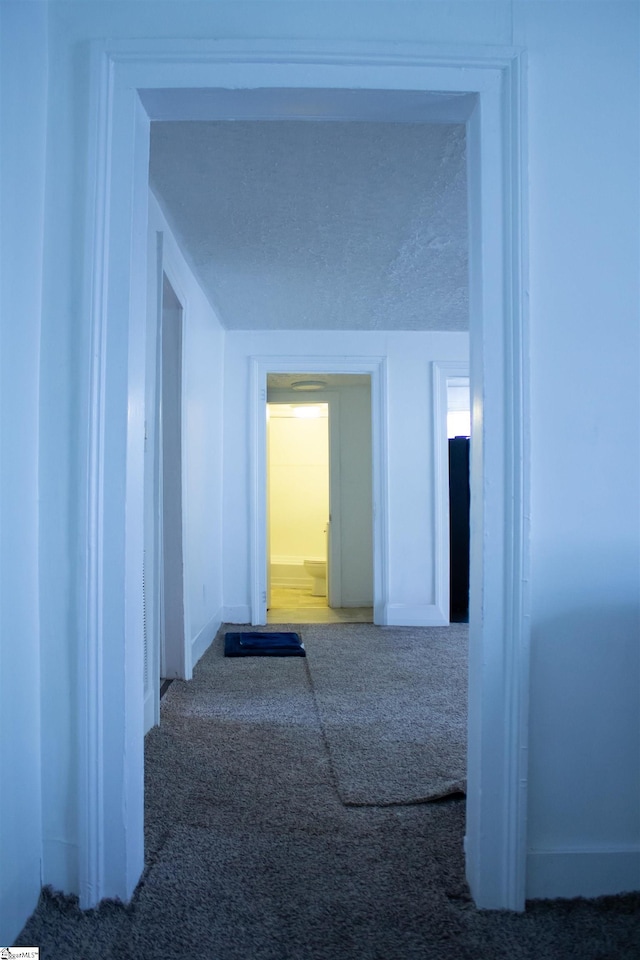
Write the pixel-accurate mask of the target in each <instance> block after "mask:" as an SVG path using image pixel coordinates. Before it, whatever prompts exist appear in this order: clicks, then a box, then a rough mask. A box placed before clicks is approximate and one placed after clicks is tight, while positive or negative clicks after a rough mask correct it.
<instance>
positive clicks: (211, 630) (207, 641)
mask: <svg viewBox="0 0 640 960" xmlns="http://www.w3.org/2000/svg"><path fill="white" fill-rule="evenodd" d="M221 623H222V611H220V610H219V611H218V613H216V615H215V617H213V618H212V619H211V620H210V621H209V623H206V624H205V625H204V627H203V628H202V630H200V632H199V633H198V634H197V635H196V636H195V637H194V638H193V642H192V644H191V664H192V669H193V667H195V665H196V663H197V662H198V660H199V659H200V657H202V656H203V655H204V654H205V653H206V652H207V650H208V649H209V647H210V646H211V644H212V643H213V641H214V640H215V636H216V634H217V632H218V630H219V629H220V625H221Z"/></svg>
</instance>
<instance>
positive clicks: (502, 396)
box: [78, 41, 528, 908]
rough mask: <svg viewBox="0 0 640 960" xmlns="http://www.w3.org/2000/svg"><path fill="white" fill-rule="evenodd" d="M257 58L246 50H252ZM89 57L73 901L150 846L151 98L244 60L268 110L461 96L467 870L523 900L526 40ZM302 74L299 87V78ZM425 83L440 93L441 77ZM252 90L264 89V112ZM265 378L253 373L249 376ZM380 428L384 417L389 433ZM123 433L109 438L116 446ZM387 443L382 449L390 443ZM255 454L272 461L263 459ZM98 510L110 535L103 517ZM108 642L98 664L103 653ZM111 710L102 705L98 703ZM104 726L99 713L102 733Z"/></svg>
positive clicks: (112, 887) (127, 867)
mask: <svg viewBox="0 0 640 960" xmlns="http://www.w3.org/2000/svg"><path fill="white" fill-rule="evenodd" d="M114 51H115V52H114ZM121 54H125V56H121ZM248 58H249V60H250V59H251V58H253V60H252V61H251V63H248ZM95 64H96V69H95V89H94V91H93V96H94V100H95V106H96V117H97V121H96V124H95V126H94V127H93V128H92V133H91V143H90V151H91V165H90V169H91V171H92V173H91V182H90V184H89V186H90V191H89V193H88V195H89V196H90V197H91V200H90V203H91V204H92V206H91V211H90V212H91V219H90V220H89V221H88V222H89V224H90V230H91V234H92V237H91V241H92V243H91V251H90V254H89V255H90V256H91V258H92V264H93V267H92V273H93V283H92V284H87V306H88V312H89V314H90V316H91V323H92V339H91V344H92V348H93V345H94V344H96V345H98V348H97V349H96V350H95V357H94V358H93V360H92V368H91V369H92V407H91V418H90V424H89V440H88V448H89V453H90V456H89V461H90V462H89V473H90V477H91V481H90V498H89V500H90V510H89V516H88V520H87V540H88V543H89V546H90V548H91V549H90V550H89V551H88V552H87V556H88V557H89V560H90V567H89V569H88V576H87V611H88V612H87V619H88V622H89V623H90V626H91V629H90V630H89V631H88V640H87V655H86V657H85V660H84V661H83V663H81V665H80V678H79V688H80V689H82V690H83V691H84V700H85V705H86V718H85V722H84V726H85V728H86V731H85V736H84V738H83V747H82V749H81V750H80V751H79V763H78V766H79V782H80V783H82V785H83V786H82V790H81V797H80V805H81V807H82V809H86V810H87V811H88V814H87V817H86V820H87V824H86V825H85V826H86V830H85V831H84V834H83V837H84V839H83V841H82V844H81V850H80V861H81V871H80V872H81V874H82V881H81V887H82V894H83V896H82V899H81V903H82V904H83V905H84V906H92V905H95V902H96V899H99V898H100V896H101V895H112V896H116V895H118V896H121V897H124V898H125V899H126V898H128V897H129V896H130V894H131V892H132V890H133V886H134V884H135V882H137V879H138V876H139V874H140V871H141V869H142V864H143V856H142V853H143V851H142V844H141V837H142V797H143V787H142V784H143V779H142V755H143V744H142V738H141V737H137V738H136V736H135V735H132V734H131V735H130V731H131V730H135V729H137V727H136V722H135V720H136V717H137V711H139V701H140V688H141V678H142V643H141V641H140V638H141V636H142V602H141V597H142V586H141V576H140V572H141V570H142V552H143V548H142V544H143V536H142V534H143V531H142V523H141V521H140V520H139V519H138V517H139V516H141V515H142V502H143V496H142V489H143V482H142V478H143V464H142V453H141V451H142V443H141V438H142V437H143V434H144V410H143V408H142V404H139V405H138V406H136V403H135V399H136V397H137V396H138V394H139V391H140V387H141V384H143V382H144V350H143V349H141V346H142V341H143V335H142V331H141V329H140V327H141V325H140V323H139V313H140V311H139V305H140V302H143V299H144V293H143V291H141V289H140V288H141V287H143V286H144V280H143V278H144V270H140V269H139V266H140V259H141V258H142V257H143V253H144V252H143V251H141V250H140V249H138V247H141V246H143V245H141V244H140V243H139V235H140V231H138V230H136V229H133V230H132V229H131V224H132V222H134V223H137V222H138V221H140V220H144V209H145V207H144V204H145V201H144V199H143V198H144V197H145V196H146V188H147V169H146V168H147V163H146V152H147V151H148V125H149V118H150V117H151V118H157V117H160V116H164V118H165V119H170V118H171V117H170V116H169V109H168V108H167V107H166V102H165V100H166V98H165V95H166V94H171V93H175V92H176V90H177V88H178V87H179V88H181V91H184V90H186V88H188V87H189V85H191V86H192V87H194V88H195V87H198V86H199V87H204V86H207V87H208V88H209V91H211V92H212V94H213V100H215V98H216V96H217V97H218V99H217V100H215V103H214V102H213V100H212V101H211V102H212V104H213V107H215V109H216V111H217V114H216V115H217V116H219V115H220V109H221V108H220V98H219V93H220V91H222V92H223V94H224V95H226V96H228V95H229V94H230V93H231V92H232V93H233V94H235V93H236V92H239V93H240V94H242V95H244V94H245V90H244V89H243V90H240V91H238V79H239V77H240V78H242V79H246V78H248V79H249V81H250V82H248V83H247V84H246V86H247V87H248V88H249V87H252V85H254V86H255V87H258V86H259V87H261V90H260V91H258V92H262V88H263V87H264V86H265V84H266V85H267V86H269V87H270V89H269V90H268V91H267V93H268V98H269V99H268V102H266V103H265V104H263V105H262V109H261V113H260V116H266V117H273V116H274V115H276V116H277V115H283V114H284V115H286V116H290V115H291V110H292V107H291V104H292V103H293V104H295V108H294V109H295V110H297V111H298V113H299V111H300V109H301V108H300V107H299V103H300V99H299V96H298V93H299V91H300V88H302V87H308V88H310V89H312V92H313V94H314V97H315V99H314V100H313V104H314V106H315V107H316V109H315V111H314V116H317V114H318V111H317V103H318V97H317V91H318V90H323V89H326V88H327V87H330V88H331V89H332V90H335V91H336V97H340V95H341V91H342V90H346V91H349V95H348V96H347V97H346V98H344V97H343V98H342V101H341V102H344V103H346V104H348V109H349V111H350V112H351V115H353V111H354V109H355V110H356V111H359V112H360V116H361V117H362V113H361V111H362V109H363V108H362V105H361V104H359V101H358V100H357V98H355V97H354V96H353V91H354V90H355V88H358V91H357V92H358V94H359V92H360V89H361V88H362V90H363V96H364V97H365V98H367V96H368V99H367V105H368V106H369V107H371V104H372V103H374V104H376V105H377V106H378V107H379V105H380V104H381V103H382V102H383V101H384V96H381V91H385V90H386V91H387V92H388V93H389V94H391V93H393V96H399V97H404V98H406V97H407V96H408V97H409V104H411V102H412V100H411V98H412V97H413V98H414V101H417V102H418V105H419V108H420V111H421V118H422V119H424V110H425V104H426V106H427V107H429V106H430V104H431V100H430V98H431V97H435V98H436V101H437V105H438V106H439V108H440V110H441V111H442V110H445V111H448V110H452V109H454V108H456V107H457V108H458V109H461V108H464V111H465V112H464V116H463V117H462V120H463V121H464V122H466V124H467V131H468V138H469V139H468V143H469V183H470V192H469V196H470V211H471V227H472V228H471V231H470V263H471V271H470V272H471V284H470V289H471V298H470V299H471V321H472V322H471V337H472V344H475V345H476V349H472V357H473V358H474V360H473V368H474V369H473V376H472V380H473V383H474V399H473V409H474V447H476V448H477V456H475V455H474V470H473V472H474V476H473V478H472V497H473V498H475V500H474V503H475V504H476V506H477V509H476V510H475V515H476V517H477V524H476V533H475V544H476V548H475V549H474V550H473V551H472V581H473V585H475V586H474V589H473V591H472V592H473V594H474V596H475V598H476V603H475V605H474V609H473V610H472V616H471V626H472V630H473V633H474V636H473V643H472V645H471V651H472V657H471V664H470V675H471V678H470V691H471V698H470V711H469V729H470V733H471V734H472V735H471V737H470V751H469V778H468V798H469V799H468V817H467V837H466V857H467V875H468V878H469V882H470V884H471V889H472V893H473V896H474V899H475V900H476V902H477V903H478V904H479V905H480V906H484V907H512V908H513V907H515V908H521V906H522V904H523V902H524V899H523V898H524V877H525V873H524V868H525V856H526V831H525V823H526V820H525V813H526V803H525V801H526V789H525V786H526V780H527V775H526V741H527V729H526V715H527V711H526V697H527V689H528V687H527V682H528V644H527V640H528V619H527V610H526V604H527V596H526V584H527V577H526V567H527V560H528V554H527V550H528V547H527V517H528V487H527V468H526V456H525V454H526V444H527V436H528V434H527V409H526V389H525V388H526V361H527V351H526V340H525V332H526V331H525V323H524V298H523V296H522V286H523V284H522V280H523V269H524V255H523V250H522V236H523V230H522V217H523V216H524V215H525V211H524V201H525V198H524V190H523V186H522V184H523V178H522V176H521V173H522V161H523V147H522V144H521V134H520V124H521V110H522V103H521V89H522V88H521V79H522V78H521V66H520V60H519V58H518V57H517V56H516V55H514V54H513V52H511V51H509V52H508V53H505V55H504V56H502V57H500V56H498V55H496V53H495V51H493V50H492V51H490V52H488V53H487V55H486V57H485V56H484V55H483V54H481V55H479V54H478V52H477V51H474V52H473V54H470V53H469V52H468V51H467V53H466V55H465V54H464V53H461V54H460V55H459V56H457V57H449V58H446V59H443V58H442V57H441V56H438V57H434V56H433V53H430V52H429V51H428V50H425V51H422V52H419V51H416V50H413V49H412V50H411V51H402V50H401V51H398V50H397V49H396V48H394V49H393V50H392V51H389V48H388V47H385V46H384V45H381V46H380V47H379V48H378V50H377V52H375V51H374V52H371V53H368V54H367V57H366V59H364V58H363V57H362V52H361V51H354V50H347V51H345V50H344V49H341V50H340V56H339V57H337V58H336V57H335V56H333V55H330V56H324V55H320V54H318V51H317V50H316V49H313V50H309V49H301V48H300V49H296V52H295V56H294V57H291V58H290V59H289V60H287V59H286V57H285V58H283V53H282V49H281V45H280V46H277V47H274V46H271V47H269V45H268V44H266V45H265V44H263V45H262V46H261V47H260V50H259V53H256V51H255V50H254V49H253V47H251V48H250V49H249V50H248V51H240V52H239V51H238V50H237V48H235V47H234V48H230V47H229V46H228V45H226V46H225V44H224V42H222V43H221V44H217V45H216V46H215V48H214V47H211V48H210V49H209V48H207V58H205V59H203V57H202V52H201V50H200V48H199V50H198V53H197V55H194V53H193V50H192V51H189V50H188V49H187V48H185V47H184V45H182V46H180V47H176V46H175V45H172V43H171V42H170V41H167V42H163V43H162V44H161V45H160V46H158V47H156V48H154V49H153V50H150V49H146V48H145V49H144V50H141V51H139V52H136V51H135V50H131V49H130V48H126V49H125V48H119V47H118V46H117V44H116V45H115V47H110V48H109V51H108V52H104V53H100V52H99V51H97V50H96V56H95ZM252 71H253V72H252ZM389 87H392V88H393V90H392V91H391V90H389ZM150 88H155V89H153V90H151V91H150V92H151V94H153V95H154V96H155V102H154V99H153V96H149V97H146V98H145V99H144V100H142V99H141V97H140V96H139V95H138V91H149V90H150ZM172 88H173V89H172ZM232 88H233V90H232ZM291 88H296V90H297V95H296V97H294V98H292V97H291V93H290V90H291ZM338 88H340V89H338ZM366 88H369V89H368V90H367V89H366ZM430 91H439V93H438V94H435V95H432V94H431V93H430ZM187 92H188V91H187ZM248 93H249V95H251V94H252V93H255V90H254V89H251V90H248ZM451 94H453V96H451ZM461 94H464V96H461ZM163 98H165V99H163ZM438 98H439V99H438ZM443 101H444V102H443ZM403 102H404V101H403ZM354 103H355V107H354ZM171 104H172V109H173V111H174V114H175V113H176V112H179V111H180V110H183V109H184V102H183V101H182V102H180V98H179V97H174V98H173V100H172V101H171ZM165 108H166V109H165ZM163 109H164V110H165V112H164V114H163ZM334 109H335V108H334ZM255 110H256V108H255V105H254V106H253V114H252V115H253V116H255V115H256V114H255ZM441 115H442V114H441ZM105 144H106V145H107V148H106V149H107V153H108V156H107V162H102V160H103V156H104V151H105ZM105 284H106V285H107V287H108V289H109V293H110V295H109V296H108V297H106V296H99V295H98V296H96V295H95V291H96V290H97V291H102V290H104V289H105ZM258 349H260V348H259V347H258ZM258 366H259V365H258ZM123 371H126V375H125V374H123ZM259 382H260V380H259V377H257V376H254V377H253V380H252V383H253V386H252V392H253V393H254V394H255V391H256V386H257V385H258V384H259ZM112 393H113V396H114V397H115V400H114V401H111V399H110V406H109V409H108V411H107V412H108V413H111V411H112V410H115V409H116V404H119V405H120V408H121V409H123V410H127V401H128V416H120V417H113V416H111V417H109V418H108V420H107V421H106V422H107V423H108V426H109V431H110V433H109V436H110V438H111V437H112V435H113V442H112V444H111V446H105V444H104V443H102V442H101V438H103V436H104V424H105V412H104V411H105V405H104V403H103V398H104V397H105V396H108V397H109V398H110V397H111V394H112ZM385 405H386V401H384V400H383V401H381V402H379V403H374V405H373V406H374V420H375V417H376V410H377V409H378V408H379V409H380V410H384V409H385ZM383 433H384V431H380V435H383ZM375 436H376V433H375V431H374V438H375ZM252 443H253V448H254V450H255V453H256V457H255V462H256V463H257V464H259V462H260V458H261V457H263V454H264V450H263V449H262V448H261V446H260V444H261V438H260V435H259V433H258V431H257V430H256V431H255V433H254V434H253V435H252ZM114 447H115V449H116V454H117V455H116V456H113V455H112V449H113V448H114ZM474 452H475V451H474ZM377 459H378V461H379V463H380V464H382V463H384V462H386V455H385V456H378V458H377ZM262 463H263V467H262V469H264V459H262ZM254 473H255V476H254V482H253V483H252V484H251V494H252V498H253V500H254V501H256V502H257V498H258V496H263V495H264V494H263V491H264V487H263V486H261V487H258V484H257V482H256V481H257V480H258V479H263V478H261V477H260V466H259V465H258V467H257V468H256V469H255V471H254ZM381 473H382V471H381V470H377V467H376V457H375V456H374V477H375V476H376V475H378V476H379V479H381V482H380V484H379V487H382V486H383V485H384V482H385V478H384V477H382V476H381ZM487 478H490V480H491V482H487ZM257 491H260V493H258V492H257ZM378 492H379V491H378ZM374 493H375V491H374ZM377 506H378V508H379V509H378V511H377V512H376V515H375V518H374V524H376V525H377V524H378V516H379V514H380V513H382V511H384V510H385V509H386V499H385V498H382V499H381V500H379V501H378V503H377ZM138 508H139V509H138ZM256 515H257V510H256V509H255V503H254V504H252V520H253V521H254V522H253V525H252V528H251V533H250V538H252V539H253V540H257V541H259V540H261V539H263V538H264V532H263V531H261V530H260V529H259V528H258V526H257V524H256V523H255V517H256ZM106 523H108V525H109V532H110V535H109V536H105V535H104V534H103V531H104V529H105V524H106ZM385 523H386V520H385ZM96 531H97V533H96ZM376 531H377V532H378V533H380V534H381V535H383V536H384V534H385V525H384V523H382V524H380V530H379V531H378V527H377V526H376ZM123 544H124V549H123ZM262 547H263V549H262V550H261V551H260V554H259V556H260V557H261V563H262V564H264V557H265V550H264V544H263V545H262ZM254 555H255V551H254ZM385 556H386V551H384V550H383V551H382V552H381V558H382V559H381V560H380V562H379V564H378V569H377V571H376V573H375V581H374V583H375V590H376V595H377V597H378V598H383V599H386V597H387V591H386V590H385V592H384V593H383V592H382V590H381V589H380V588H382V587H384V588H386V586H387V585H388V576H387V572H386V570H385V569H384V564H385V562H386V560H385ZM95 557H97V559H95V560H94V558H95ZM489 560H491V562H488V561H489ZM105 571H108V576H107V575H106V573H105ZM261 585H262V581H261V579H260V577H259V576H258V575H257V573H256V570H254V569H252V575H251V596H250V600H251V606H252V610H256V611H258V610H259V609H260V604H261V602H264V601H262V599H261V597H260V594H259V590H260V587H261ZM125 588H126V589H125ZM264 599H265V601H266V597H265V598H264ZM105 611H106V613H107V614H108V619H107V620H106V621H105V619H104V614H105ZM256 622H260V621H256ZM105 623H106V625H105V626H104V627H103V624H105ZM103 641H104V642H103ZM107 641H108V642H107ZM98 662H99V663H100V664H101V669H100V670H95V669H94V665H95V663H98ZM103 704H104V705H107V706H108V707H109V713H108V716H106V717H103V716H102V714H101V712H100V711H101V710H102V709H103V707H102V705H103ZM105 719H106V720H107V721H108V722H103V721H104V720H105ZM96 731H97V733H96ZM102 731H108V741H107V734H106V733H104V734H103V732H102ZM118 737H120V738H121V739H122V740H124V739H125V738H127V737H128V738H129V739H127V743H128V749H127V751H126V762H123V758H122V752H121V751H114V750H112V749H103V748H104V747H105V746H110V744H111V742H113V741H117V740H118ZM105 785H108V791H107V790H106V788H105ZM123 810H125V811H126V817H124V816H123V815H122V811H123ZM94 814H95V815H94ZM105 850H107V851H109V859H108V862H107V861H104V858H103V852H104V851H105Z"/></svg>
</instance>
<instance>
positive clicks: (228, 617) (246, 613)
mask: <svg viewBox="0 0 640 960" xmlns="http://www.w3.org/2000/svg"><path fill="white" fill-rule="evenodd" d="M222 619H223V622H224V623H251V608H250V607H249V605H248V604H247V605H246V606H244V605H243V606H239V607H223V608H222Z"/></svg>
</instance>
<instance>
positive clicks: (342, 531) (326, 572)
mask: <svg viewBox="0 0 640 960" xmlns="http://www.w3.org/2000/svg"><path fill="white" fill-rule="evenodd" d="M267 414H268V416H267V434H266V448H267V449H266V461H267V469H266V492H267V493H266V515H265V517H264V522H265V524H266V545H267V551H266V561H267V570H266V585H267V589H266V593H267V611H266V613H267V616H266V619H267V622H268V623H283V622H293V621H295V622H299V623H300V622H303V623H333V622H337V623H371V622H372V621H373V566H374V564H373V464H372V449H371V378H370V376H368V375H366V374H352V375H348V374H328V373H322V374H318V373H314V374H301V373H300V374H299V373H290V374H287V373H270V374H268V376H267ZM261 522H262V520H261Z"/></svg>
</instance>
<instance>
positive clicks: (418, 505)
mask: <svg viewBox="0 0 640 960" xmlns="http://www.w3.org/2000/svg"><path fill="white" fill-rule="evenodd" d="M467 341H468V337H467V335H466V334H459V333H456V334H454V333H449V334H447V333H426V332H425V333H362V332H352V333H346V332H345V333H339V332H336V331H328V332H322V331H318V332H314V333H306V332H302V331H295V332H292V331H270V332H266V331H262V332H250V331H228V332H227V334H226V345H225V401H224V403H225V441H224V442H225V447H224V464H225V467H224V470H225V480H224V524H225V526H224V531H225V532H224V552H225V558H226V561H227V562H226V565H225V580H224V597H225V610H226V619H229V620H231V621H233V622H237V623H246V622H248V619H249V615H250V614H249V589H250V581H249V577H250V556H249V542H250V540H249V526H248V524H249V467H250V464H249V423H250V414H249V361H250V358H251V357H253V356H256V357H264V358H268V357H269V356H273V357H278V356H288V357H298V356H299V357H300V358H301V369H304V359H303V358H304V357H310V356H324V357H335V358H345V357H349V356H354V357H363V356H370V357H385V358H386V361H387V385H386V386H387V393H388V419H387V430H388V452H389V466H388V505H387V509H388V515H389V549H388V570H389V592H388V596H386V597H385V598H381V600H382V602H383V603H384V604H385V611H386V618H387V621H388V622H389V623H412V622H413V623H426V622H434V617H437V616H438V613H437V611H436V609H435V580H434V564H435V553H434V549H435V545H434V507H433V490H434V482H435V464H434V457H433V409H432V404H433V391H432V384H431V376H432V373H431V363H432V361H433V360H464V359H466V358H467V353H468V347H467ZM273 372H278V371H276V370H274V371H273ZM361 400H362V402H361V403H359V404H354V405H353V406H352V414H351V415H349V414H348V413H347V417H346V422H345V424H344V426H345V441H346V442H349V443H356V444H365V445H366V433H365V432H364V431H363V430H362V419H363V415H364V414H363V410H365V409H366V398H365V397H364V396H363V397H362V398H361ZM343 406H344V407H345V408H346V410H347V411H348V410H349V406H350V405H349V404H344V405H343V404H341V419H343V418H342V408H343ZM349 416H352V417H353V420H354V425H353V426H355V429H353V428H352V425H350V423H349ZM356 438H357V439H356ZM364 452H366V451H364V450H363V453H364ZM345 482H346V483H347V484H348V485H349V486H350V488H351V491H350V492H351V493H353V492H354V487H356V486H357V481H356V483H354V482H353V478H345ZM349 512H350V511H349V510H347V511H346V513H347V514H349ZM365 513H366V516H364V515H363V516H360V515H359V512H357V511H356V510H355V508H354V510H352V511H351V514H352V518H351V519H352V520H353V522H354V523H355V525H356V527H357V529H359V528H360V526H361V525H362V524H365V525H368V528H369V529H371V527H370V524H371V513H370V511H365ZM345 522H346V523H347V535H348V536H350V535H351V532H350V531H349V530H348V524H349V517H347V518H345ZM352 588H353V590H354V594H353V596H348V597H345V598H344V600H345V601H347V602H353V603H360V602H362V594H361V593H360V595H357V594H356V591H362V590H364V589H366V587H365V585H364V584H363V583H358V582H357V579H356V581H355V582H353V583H352ZM368 589H370V587H369V588H368Z"/></svg>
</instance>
